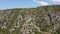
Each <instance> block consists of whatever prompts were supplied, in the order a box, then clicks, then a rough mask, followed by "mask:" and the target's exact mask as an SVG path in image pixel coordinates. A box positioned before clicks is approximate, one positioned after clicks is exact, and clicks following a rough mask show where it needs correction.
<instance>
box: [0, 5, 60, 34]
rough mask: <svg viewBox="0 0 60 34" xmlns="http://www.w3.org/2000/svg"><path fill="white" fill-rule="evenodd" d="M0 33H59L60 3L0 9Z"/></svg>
mask: <svg viewBox="0 0 60 34" xmlns="http://www.w3.org/2000/svg"><path fill="white" fill-rule="evenodd" d="M0 34H60V5H51V6H40V7H36V8H14V9H6V10H0Z"/></svg>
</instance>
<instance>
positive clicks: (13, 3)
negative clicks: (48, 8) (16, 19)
mask: <svg viewBox="0 0 60 34" xmlns="http://www.w3.org/2000/svg"><path fill="white" fill-rule="evenodd" d="M52 4H60V0H0V9H7V8H29V7H37V6H42V5H52Z"/></svg>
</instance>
